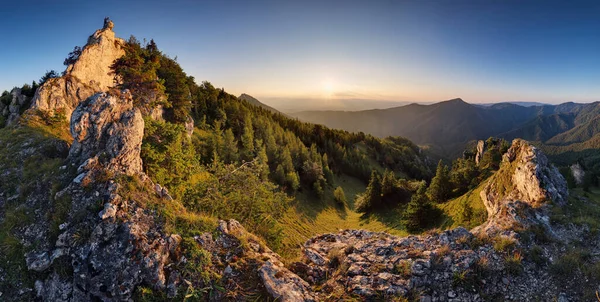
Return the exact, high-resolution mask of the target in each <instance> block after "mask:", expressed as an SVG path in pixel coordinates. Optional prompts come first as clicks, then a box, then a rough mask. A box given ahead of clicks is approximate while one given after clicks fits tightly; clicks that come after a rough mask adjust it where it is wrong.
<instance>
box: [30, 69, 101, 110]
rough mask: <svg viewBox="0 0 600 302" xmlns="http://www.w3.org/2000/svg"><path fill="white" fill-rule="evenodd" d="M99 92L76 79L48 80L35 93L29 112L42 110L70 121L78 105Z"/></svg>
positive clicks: (64, 77)
mask: <svg viewBox="0 0 600 302" xmlns="http://www.w3.org/2000/svg"><path fill="white" fill-rule="evenodd" d="M98 91H99V89H98V88H97V87H96V88H94V87H92V86H89V85H86V84H84V83H83V82H82V81H81V80H79V79H78V78H76V77H71V76H63V77H60V78H53V79H48V81H46V83H44V85H42V86H41V87H40V88H38V90H37V91H36V92H35V96H34V97H33V100H32V104H31V109H29V112H35V111H36V110H40V111H44V112H48V113H51V114H53V115H62V116H64V118H65V119H66V120H67V121H68V120H69V119H70V118H71V113H72V112H73V110H75V108H76V107H77V105H78V104H79V103H80V102H81V101H83V100H85V99H87V98H89V97H90V96H92V95H94V94H95V93H96V92H98Z"/></svg>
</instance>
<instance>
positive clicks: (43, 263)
mask: <svg viewBox="0 0 600 302" xmlns="http://www.w3.org/2000/svg"><path fill="white" fill-rule="evenodd" d="M143 129H144V121H143V119H142V117H141V113H140V112H139V110H137V109H134V108H133V102H132V100H131V96H130V95H129V94H128V93H127V92H123V93H121V94H120V95H110V94H106V93H99V94H96V95H94V96H92V97H90V98H88V99H87V100H85V101H84V102H81V103H80V104H79V105H78V107H77V108H76V109H75V111H74V113H73V115H72V119H71V132H72V135H73V139H74V142H73V145H72V146H71V150H70V152H69V157H68V162H69V164H70V165H73V166H74V167H77V176H76V177H74V179H73V180H72V182H71V183H70V185H68V186H67V187H66V188H65V189H63V190H61V191H59V192H58V193H56V196H55V199H56V200H62V199H65V198H68V199H69V200H71V205H70V208H71V210H70V214H69V216H68V218H67V219H66V221H64V223H62V224H61V229H60V230H61V233H60V235H59V236H58V239H57V240H56V242H50V243H49V244H46V245H41V246H40V248H38V249H34V250H32V251H30V252H29V253H28V254H27V266H28V269H29V270H31V271H36V272H43V273H45V272H52V273H51V274H49V275H48V277H45V278H43V279H39V280H37V281H36V284H35V289H36V292H37V295H38V297H40V298H41V299H42V300H45V301H50V300H51V301H91V300H98V299H99V300H103V301H114V300H118V301H122V300H128V299H130V298H131V296H132V294H133V292H134V290H135V288H136V287H137V286H139V285H140V284H146V285H148V286H150V287H152V288H154V289H157V290H166V288H167V286H168V285H169V276H170V271H169V270H168V269H167V267H166V266H167V264H169V263H171V262H172V261H173V259H174V258H175V257H176V250H177V247H178V245H179V243H180V241H181V237H179V236H178V235H169V234H165V233H164V231H163V230H162V224H161V222H159V221H157V220H156V214H155V213H153V212H152V211H148V210H146V209H144V208H143V207H141V206H140V205H139V203H141V202H143V203H146V202H148V201H147V200H135V199H131V198H127V197H124V196H122V195H121V186H122V185H121V184H120V183H119V182H117V181H116V180H117V179H119V176H120V175H133V176H136V177H137V179H139V181H140V182H141V184H140V185H144V184H145V186H146V187H147V188H148V191H149V194H150V195H149V196H152V191H151V188H152V187H153V185H154V184H152V183H151V182H150V181H149V179H148V177H147V176H146V175H145V174H144V173H143V172H142V162H141V159H140V146H141V141H142V136H143ZM153 198H156V197H153ZM158 198H160V197H158ZM94 209H96V210H94ZM57 261H60V263H62V264H61V265H63V266H68V267H69V270H71V271H72V272H73V274H72V275H71V276H66V277H65V276H59V275H56V271H57V270H56V268H55V267H56V265H57V264H56V263H57ZM63 269H64V268H63ZM42 276H43V275H42Z"/></svg>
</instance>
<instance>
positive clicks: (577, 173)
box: [570, 163, 585, 186]
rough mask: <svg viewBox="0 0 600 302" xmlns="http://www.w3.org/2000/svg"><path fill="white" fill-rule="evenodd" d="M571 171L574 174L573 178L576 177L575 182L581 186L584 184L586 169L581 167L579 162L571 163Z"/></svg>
mask: <svg viewBox="0 0 600 302" xmlns="http://www.w3.org/2000/svg"><path fill="white" fill-rule="evenodd" d="M570 168H571V173H572V174H573V178H575V183H576V184H577V185H578V186H580V185H582V184H583V179H584V177H585V171H584V170H583V168H582V167H581V165H580V164H579V163H576V164H572V165H571V167H570Z"/></svg>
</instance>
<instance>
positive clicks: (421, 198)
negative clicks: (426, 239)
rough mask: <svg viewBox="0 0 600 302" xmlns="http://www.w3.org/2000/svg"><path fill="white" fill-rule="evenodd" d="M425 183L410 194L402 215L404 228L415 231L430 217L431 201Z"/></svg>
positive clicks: (423, 225) (424, 224)
mask: <svg viewBox="0 0 600 302" xmlns="http://www.w3.org/2000/svg"><path fill="white" fill-rule="evenodd" d="M425 188H426V186H425V183H422V184H421V187H419V190H418V191H417V192H416V193H415V194H414V195H413V196H412V198H411V199H410V202H409V203H408V206H407V207H406V210H405V211H404V214H403V215H402V218H403V223H404V225H405V226H406V229H407V230H409V231H411V232H415V231H418V230H420V229H421V228H423V227H425V226H426V224H427V222H428V221H429V220H430V219H432V217H428V216H429V215H431V209H432V206H431V203H430V201H429V198H428V197H427V194H426V193H425V191H426V189H425Z"/></svg>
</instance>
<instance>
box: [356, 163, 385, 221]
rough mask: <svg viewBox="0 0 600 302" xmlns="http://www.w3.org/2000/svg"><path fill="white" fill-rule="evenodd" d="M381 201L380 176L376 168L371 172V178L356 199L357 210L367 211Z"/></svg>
mask: <svg viewBox="0 0 600 302" xmlns="http://www.w3.org/2000/svg"><path fill="white" fill-rule="evenodd" d="M380 203H381V177H380V176H379V173H378V172H377V171H376V170H373V171H372V172H371V180H370V181H369V185H368V186H367V189H366V190H365V192H364V193H363V194H361V195H360V196H359V198H358V200H357V201H356V211H357V212H363V213H364V212H368V211H370V210H372V209H374V208H376V207H378V206H379V205H380Z"/></svg>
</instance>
